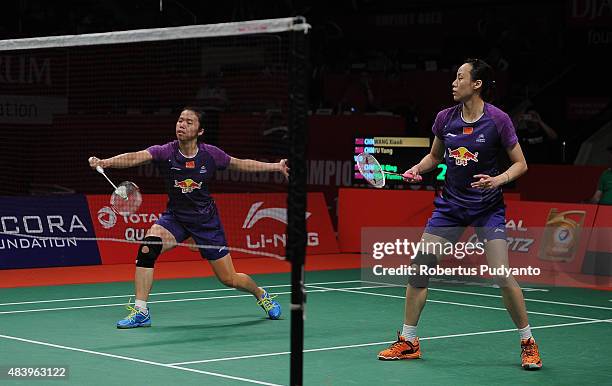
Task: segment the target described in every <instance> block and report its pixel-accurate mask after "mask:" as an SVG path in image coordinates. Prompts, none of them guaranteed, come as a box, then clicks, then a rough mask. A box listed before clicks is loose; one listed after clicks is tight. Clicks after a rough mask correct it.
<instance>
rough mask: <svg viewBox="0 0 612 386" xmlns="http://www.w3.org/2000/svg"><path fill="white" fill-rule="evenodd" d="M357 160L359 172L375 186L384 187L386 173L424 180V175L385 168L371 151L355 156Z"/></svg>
mask: <svg viewBox="0 0 612 386" xmlns="http://www.w3.org/2000/svg"><path fill="white" fill-rule="evenodd" d="M355 161H356V162H357V168H358V169H359V173H361V175H362V176H363V178H364V179H365V180H366V181H367V182H368V183H369V184H370V185H372V186H374V187H375V188H382V187H383V186H385V182H386V179H385V175H394V176H400V177H402V179H403V180H414V181H416V182H420V181H422V180H423V177H421V176H420V175H418V176H414V175H413V174H412V173H404V174H400V173H394V172H388V171H386V170H383V168H382V167H381V166H380V163H379V162H378V160H376V158H375V157H374V156H373V155H372V154H369V153H361V154H359V155H358V156H357V157H355Z"/></svg>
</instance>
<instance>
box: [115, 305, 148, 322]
mask: <svg viewBox="0 0 612 386" xmlns="http://www.w3.org/2000/svg"><path fill="white" fill-rule="evenodd" d="M126 308H127V309H128V310H129V311H130V313H129V315H128V316H126V317H125V318H123V319H121V320H120V321H118V322H117V328H136V327H151V313H150V312H149V308H148V307H147V312H146V313H145V312H143V311H142V310H140V309H138V308H134V307H132V306H129V305H128V306H126Z"/></svg>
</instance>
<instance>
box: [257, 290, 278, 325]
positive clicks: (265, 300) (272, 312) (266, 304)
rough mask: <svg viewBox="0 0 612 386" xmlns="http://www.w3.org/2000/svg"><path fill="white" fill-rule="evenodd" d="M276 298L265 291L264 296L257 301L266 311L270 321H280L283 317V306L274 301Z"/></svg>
mask: <svg viewBox="0 0 612 386" xmlns="http://www.w3.org/2000/svg"><path fill="white" fill-rule="evenodd" d="M275 297H276V296H270V294H269V293H268V291H266V290H265V289H264V294H263V296H262V297H261V299H259V300H258V301H257V304H258V305H259V306H261V308H263V310H264V311H266V313H267V314H268V316H269V317H270V319H280V317H281V306H280V304H278V302H277V301H276V300H273V299H274V298H275Z"/></svg>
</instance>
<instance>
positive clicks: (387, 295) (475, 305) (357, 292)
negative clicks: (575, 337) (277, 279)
mask: <svg viewBox="0 0 612 386" xmlns="http://www.w3.org/2000/svg"><path fill="white" fill-rule="evenodd" d="M312 287H313V288H318V289H328V290H329V289H331V290H333V291H339V292H349V293H356V294H364V295H372V296H382V297H387V298H396V299H405V298H406V297H405V296H399V295H389V294H379V293H374V292H364V291H356V290H352V289H350V288H333V289H332V288H325V287H318V286H312ZM427 302H431V303H440V304H451V305H454V306H462V307H474V308H484V309H487V310H499V311H506V309H505V308H501V307H489V306H481V305H477V304H469V303H457V302H446V301H442V300H429V299H427ZM527 313H528V314H534V315H544V316H555V317H559V318H569V319H579V320H591V321H593V320H599V319H593V318H583V317H580V316H572V315H560V314H549V313H546V312H537V311H527Z"/></svg>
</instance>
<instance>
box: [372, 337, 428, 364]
mask: <svg viewBox="0 0 612 386" xmlns="http://www.w3.org/2000/svg"><path fill="white" fill-rule="evenodd" d="M420 357H421V345H420V344H419V338H418V337H417V338H414V339H413V340H412V341H409V340H406V338H404V337H403V336H401V335H400V332H399V331H398V332H397V341H396V342H395V343H393V344H391V346H389V348H387V349H385V350H382V351H381V352H379V353H378V359H380V360H381V361H397V360H400V359H419V358H420Z"/></svg>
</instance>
